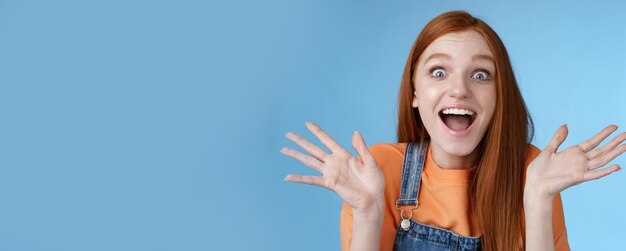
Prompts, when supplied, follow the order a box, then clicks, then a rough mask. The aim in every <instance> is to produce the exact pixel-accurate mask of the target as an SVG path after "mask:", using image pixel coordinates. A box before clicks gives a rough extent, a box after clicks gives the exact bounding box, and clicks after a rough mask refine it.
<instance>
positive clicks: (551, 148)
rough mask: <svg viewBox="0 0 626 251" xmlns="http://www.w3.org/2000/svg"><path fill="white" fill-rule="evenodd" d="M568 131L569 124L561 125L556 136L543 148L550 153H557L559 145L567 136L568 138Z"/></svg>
mask: <svg viewBox="0 0 626 251" xmlns="http://www.w3.org/2000/svg"><path fill="white" fill-rule="evenodd" d="M567 131H568V130H567V124H565V125H562V126H561V127H559V129H556V132H555V133H554V136H552V139H551V140H550V142H549V143H548V145H547V146H546V148H544V149H543V150H544V151H547V152H550V153H555V152H556V150H558V149H559V146H560V145H561V144H563V141H565V138H567Z"/></svg>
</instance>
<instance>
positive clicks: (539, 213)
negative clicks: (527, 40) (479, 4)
mask: <svg viewBox="0 0 626 251" xmlns="http://www.w3.org/2000/svg"><path fill="white" fill-rule="evenodd" d="M305 124H306V127H307V128H308V129H309V130H310V131H311V132H313V134H314V135H315V136H316V137H317V138H319V140H320V141H321V142H322V144H323V145H324V146H325V147H326V148H328V150H330V153H328V152H326V151H324V150H322V149H321V148H319V147H317V146H316V145H314V144H312V143H310V142H309V141H307V140H306V139H304V138H302V137H301V136H299V135H297V134H295V133H293V132H289V133H287V138H289V139H290V140H292V141H294V142H295V143H296V144H298V145H299V146H300V147H302V148H303V149H304V150H306V151H307V152H308V153H309V154H310V155H307V154H304V153H302V152H299V151H296V150H294V149H290V148H286V147H285V148H283V149H281V152H282V153H283V154H285V155H288V156H290V157H293V158H295V159H297V160H299V161H300V162H302V163H304V164H305V165H307V166H309V167H311V168H313V169H315V170H317V171H319V172H320V173H322V174H323V176H301V175H295V174H290V175H287V177H286V178H285V180H287V181H291V182H298V183H303V184H309V185H316V186H321V187H325V188H327V189H329V190H331V191H333V192H335V193H337V194H338V195H339V196H340V197H341V198H342V199H343V200H344V201H345V203H344V205H343V208H342V213H341V239H342V247H343V249H344V250H348V249H351V250H406V249H415V250H569V246H568V243H567V233H566V230H565V223H564V219H563V209H562V205H561V199H560V195H559V193H560V192H561V191H563V190H564V189H566V188H568V187H571V186H574V185H576V184H579V183H582V182H585V181H589V180H593V179H598V178H601V177H604V176H607V175H609V174H611V173H613V172H615V171H618V170H620V169H621V168H620V167H619V166H618V165H613V166H610V167H607V168H602V169H599V168H600V167H602V166H605V165H606V164H607V163H608V162H610V161H611V160H613V159H614V158H615V157H617V156H619V155H620V154H622V153H623V152H624V151H626V145H622V144H621V143H622V142H623V141H624V140H625V139H626V133H622V134H620V135H619V136H617V137H615V138H613V139H612V140H610V141H609V142H608V143H606V144H605V145H603V146H600V147H599V144H600V143H601V142H602V141H603V140H604V139H606V138H607V137H608V136H609V135H610V134H611V133H613V132H614V131H615V130H616V129H617V127H616V126H609V127H607V128H605V129H604V130H602V131H600V132H599V133H598V134H596V135H595V136H593V137H591V138H590V139H588V140H586V141H584V142H582V143H580V144H578V145H575V146H572V147H570V148H568V149H565V150H563V151H560V152H558V151H557V149H558V147H559V146H560V145H561V143H562V142H563V141H564V140H565V138H566V136H567V126H566V125H564V126H561V127H560V128H559V129H558V130H557V131H556V133H555V134H554V137H553V138H552V140H551V141H550V142H549V143H548V145H547V146H546V147H545V148H544V149H543V151H540V150H539V149H537V148H536V147H534V146H533V145H531V144H530V141H531V139H532V132H533V126H532V121H531V120H530V117H529V115H528V112H527V109H526V105H525V104H524V100H523V99H522V96H521V94H520V91H519V88H518V86H517V82H516V80H515V77H514V75H513V70H512V68H511V63H510V61H509V56H508V54H507V52H506V49H505V47H504V44H503V43H502V41H501V40H500V38H499V37H498V35H497V34H496V33H495V32H494V31H493V30H492V29H491V28H490V27H489V26H488V25H487V24H485V23H484V22H483V21H482V20H480V19H477V18H474V17H472V16H471V15H470V14H468V13H466V12H462V11H453V12H448V13H444V14H442V15H440V16H438V17H436V18H434V19H433V20H432V21H430V22H429V23H428V24H427V25H426V27H425V28H424V29H423V30H422V32H421V33H420V34H419V36H418V37H417V39H416V41H415V43H414V44H413V48H412V49H411V52H410V54H409V58H408V60H407V63H406V67H405V69H404V74H403V76H402V83H401V87H400V95H399V115H398V131H397V137H398V143H394V144H376V145H374V146H372V147H370V148H369V149H368V148H367V146H366V144H365V141H364V140H363V138H362V137H361V135H360V134H359V133H357V132H355V134H354V135H353V137H352V143H353V147H354V148H355V150H356V151H357V153H358V155H359V156H356V157H355V156H352V155H351V154H350V153H349V152H348V151H347V150H345V149H344V148H342V147H341V146H339V145H338V144H337V143H336V142H335V141H334V140H333V139H332V138H331V137H330V136H329V135H327V134H326V133H325V132H324V131H323V130H322V129H321V128H320V127H319V126H317V125H315V124H314V123H310V122H307V123H305Z"/></svg>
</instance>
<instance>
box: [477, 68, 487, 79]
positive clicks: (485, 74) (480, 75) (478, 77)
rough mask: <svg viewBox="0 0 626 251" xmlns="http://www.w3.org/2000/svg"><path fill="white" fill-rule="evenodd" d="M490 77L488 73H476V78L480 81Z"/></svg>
mask: <svg viewBox="0 0 626 251" xmlns="http://www.w3.org/2000/svg"><path fill="white" fill-rule="evenodd" d="M488 77H489V72H488V71H483V70H481V71H478V72H476V73H474V78H475V79H478V80H486V79H487V78H488Z"/></svg>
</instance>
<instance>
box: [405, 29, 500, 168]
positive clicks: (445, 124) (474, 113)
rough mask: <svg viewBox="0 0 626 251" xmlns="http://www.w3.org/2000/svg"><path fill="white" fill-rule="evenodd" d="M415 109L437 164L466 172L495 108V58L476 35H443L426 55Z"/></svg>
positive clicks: (418, 71)
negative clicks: (464, 169)
mask: <svg viewBox="0 0 626 251" xmlns="http://www.w3.org/2000/svg"><path fill="white" fill-rule="evenodd" d="M416 68H417V69H416V70H415V76H414V79H413V83H414V85H415V96H414V99H413V107H417V108H419V112H420V116H421V119H422V122H423V123H424V126H425V127H426V130H427V131H428V133H429V135H430V137H431V141H432V153H433V157H436V158H435V161H436V162H437V164H439V165H440V166H442V167H446V165H448V166H447V168H464V167H467V166H459V165H467V164H468V163H469V162H471V161H473V160H474V159H473V158H474V157H475V156H474V155H472V153H474V150H475V149H476V147H477V146H478V144H479V143H480V141H481V139H482V138H483V136H484V135H485V133H486V131H487V128H488V127H489V125H490V122H491V118H492V117H493V113H494V110H495V105H496V81H495V79H496V78H495V77H496V76H495V73H496V72H495V70H496V68H495V65H494V61H493V55H492V53H491V50H490V49H489V46H488V45H487V42H486V41H485V40H484V39H483V37H482V36H481V35H480V34H479V33H478V32H476V31H473V30H468V31H462V32H454V33H448V34H445V35H443V36H441V37H439V38H437V39H436V40H435V41H434V42H433V43H431V44H430V45H429V46H428V48H426V50H425V51H424V53H422V55H421V56H420V58H419V61H418V64H417V66H416Z"/></svg>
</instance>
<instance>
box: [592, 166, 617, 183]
mask: <svg viewBox="0 0 626 251" xmlns="http://www.w3.org/2000/svg"><path fill="white" fill-rule="evenodd" d="M619 170H622V168H621V167H620V166H619V165H612V166H610V167H607V168H603V169H599V170H593V171H589V172H587V173H585V176H584V177H583V181H590V180H595V179H599V178H602V177H604V176H607V175H609V174H611V173H613V172H616V171H619Z"/></svg>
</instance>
